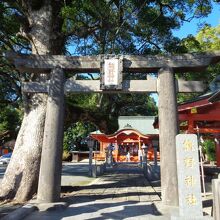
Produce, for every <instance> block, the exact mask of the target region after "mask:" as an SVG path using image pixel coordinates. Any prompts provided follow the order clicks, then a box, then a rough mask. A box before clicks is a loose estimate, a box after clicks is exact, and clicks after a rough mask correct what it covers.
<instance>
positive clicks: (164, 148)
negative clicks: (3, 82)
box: [7, 52, 220, 206]
mask: <svg viewBox="0 0 220 220" xmlns="http://www.w3.org/2000/svg"><path fill="white" fill-rule="evenodd" d="M7 57H8V59H9V60H10V61H11V62H12V63H13V64H14V65H15V66H16V68H17V69H18V70H19V71H20V72H30V73H51V79H50V81H48V83H44V84H43V83H38V82H30V83H24V84H23V88H22V89H23V92H27V93H48V101H47V111H46V121H45V131H44V140H43V148H42V157H41V167H40V176H39V184H38V194H37V198H38V201H41V202H56V201H58V200H59V199H60V185H61V167H62V166H61V165H62V161H61V155H62V137H63V112H64V108H63V103H64V92H74V93H83V92H86V93H90V92H99V93H103V92H105V93H113V92H115V93H146V92H157V93H158V95H159V123H160V127H159V139H160V150H161V190H162V201H163V203H164V204H165V205H170V206H178V183H177V168H176V163H177V161H176V144H175V137H176V135H177V134H178V121H177V120H178V119H177V100H176V93H177V92H202V91H203V89H204V85H203V83H202V82H199V81H183V80H175V73H176V72H178V73H183V72H186V71H191V72H198V71H202V70H204V69H206V68H207V66H209V65H210V64H214V63H217V62H219V61H220V52H213V53H203V54H183V55H175V56H133V55H123V56H112V55H109V56H108V55H99V56H85V57H76V56H71V57H67V56H57V55H56V56H52V55H19V54H14V53H8V54H7ZM109 57H110V58H111V57H112V58H115V57H116V58H117V59H119V60H120V62H119V63H120V69H121V70H122V71H121V72H128V73H135V72H138V73H153V72H154V73H158V79H152V78H150V79H147V80H122V74H121V76H120V77H121V81H120V82H119V84H120V85H119V86H118V88H113V89H112V88H111V89H110V90H105V89H103V85H102V83H101V86H100V81H99V80H75V79H74V78H69V79H67V80H65V77H64V72H65V71H71V72H73V73H94V72H100V70H101V72H103V74H104V71H103V62H105V59H108V58H109ZM120 77H119V78H120ZM168 149H169V150H168ZM48 155H50V159H48Z"/></svg>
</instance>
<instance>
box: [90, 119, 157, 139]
mask: <svg viewBox="0 0 220 220" xmlns="http://www.w3.org/2000/svg"><path fill="white" fill-rule="evenodd" d="M154 119H155V116H119V118H118V124H119V129H118V131H116V132H115V133H118V132H119V131H121V130H125V129H129V130H132V129H133V130H136V131H138V132H140V133H141V134H143V135H147V134H148V135H149V134H158V133H159V131H158V129H154V127H153V123H154ZM90 134H103V133H101V132H100V131H99V130H97V131H94V132H91V133H90Z"/></svg>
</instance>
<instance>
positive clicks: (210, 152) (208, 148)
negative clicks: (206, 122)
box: [202, 140, 216, 161]
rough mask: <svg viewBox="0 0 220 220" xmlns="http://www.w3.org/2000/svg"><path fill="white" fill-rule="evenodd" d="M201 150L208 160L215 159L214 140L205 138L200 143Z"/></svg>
mask: <svg viewBox="0 0 220 220" xmlns="http://www.w3.org/2000/svg"><path fill="white" fill-rule="evenodd" d="M202 146H203V150H204V151H205V154H206V155H207V157H208V160H209V161H215V160H216V152H215V142H214V140H205V141H204V143H203V144H202Z"/></svg>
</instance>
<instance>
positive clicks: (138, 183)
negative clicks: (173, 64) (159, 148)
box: [25, 164, 168, 220]
mask: <svg viewBox="0 0 220 220" xmlns="http://www.w3.org/2000/svg"><path fill="white" fill-rule="evenodd" d="M63 201H67V202H68V203H69V206H68V207H67V208H66V209H60V210H53V211H36V212H33V213H32V214H31V215H30V216H27V217H26V218H25V220H37V219H41V220H47V219H53V220H58V219H66V220H67V219H68V220H69V219H78V220H84V219H158V217H160V216H161V213H160V212H159V211H158V210H157V208H156V206H155V203H156V202H157V203H158V202H160V201H161V199H160V197H159V196H158V194H157V193H156V192H155V191H154V189H153V188H152V187H151V186H150V184H149V182H148V181H147V180H146V179H145V178H144V176H143V174H142V171H141V169H140V168H139V167H138V166H137V165H136V164H120V165H117V167H114V168H113V169H111V170H110V171H108V172H107V173H106V174H105V175H104V176H102V177H100V178H98V179H96V180H95V182H93V184H91V185H87V186H81V187H79V188H78V190H77V191H74V192H72V193H70V194H67V195H66V196H65V197H64V198H63ZM161 217H162V216H161ZM163 219H168V218H164V217H163Z"/></svg>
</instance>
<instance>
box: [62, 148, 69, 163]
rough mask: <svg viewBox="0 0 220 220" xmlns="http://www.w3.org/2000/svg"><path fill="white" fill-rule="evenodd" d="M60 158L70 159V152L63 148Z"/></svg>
mask: <svg viewBox="0 0 220 220" xmlns="http://www.w3.org/2000/svg"><path fill="white" fill-rule="evenodd" d="M62 160H63V161H70V160H71V154H70V153H69V152H68V151H66V150H64V151H63V156H62Z"/></svg>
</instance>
